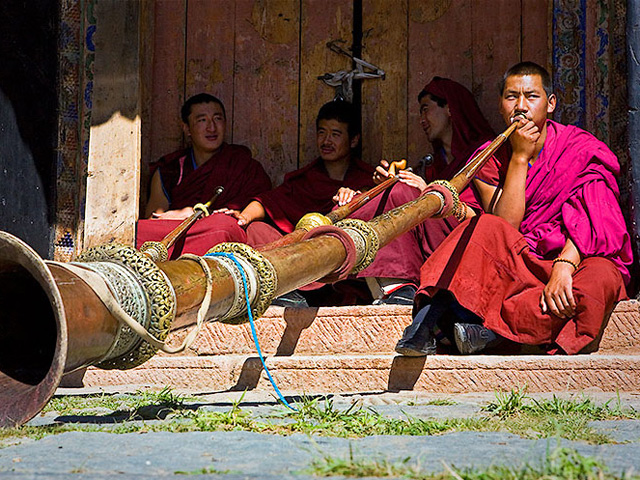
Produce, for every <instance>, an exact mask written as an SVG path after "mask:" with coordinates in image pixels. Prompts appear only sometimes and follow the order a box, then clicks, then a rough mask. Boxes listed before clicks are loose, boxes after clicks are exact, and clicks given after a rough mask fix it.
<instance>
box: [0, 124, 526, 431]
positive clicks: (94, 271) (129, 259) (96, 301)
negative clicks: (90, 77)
mask: <svg viewBox="0 0 640 480" xmlns="http://www.w3.org/2000/svg"><path fill="white" fill-rule="evenodd" d="M513 128H515V127H513ZM513 128H511V127H510V128H509V129H507V131H506V132H505V133H504V134H502V135H501V137H500V138H499V139H496V141H495V142H493V143H492V144H491V145H490V146H489V147H488V149H487V150H486V151H484V152H482V153H481V154H480V155H478V156H477V157H475V158H474V159H473V160H472V161H471V162H470V163H469V164H468V165H467V166H466V167H465V168H464V169H463V170H462V171H461V172H460V173H459V174H458V175H456V176H455V178H454V179H453V180H452V181H451V183H448V182H444V181H442V182H437V183H435V184H431V186H430V187H429V189H428V191H426V192H425V193H424V194H423V195H422V196H421V197H420V198H418V199H416V200H414V201H412V202H409V203H407V204H405V205H403V206H401V207H398V208H396V209H394V210H391V211H389V212H387V213H385V214H384V215H381V216H379V217H376V218H375V219H373V220H372V221H371V222H364V221H361V220H354V219H347V220H344V221H342V222H338V223H337V224H336V225H335V226H325V227H320V228H317V229H315V230H312V231H311V232H309V236H310V237H312V238H310V239H308V240H306V241H302V242H299V243H295V244H292V245H287V246H284V247H280V248H276V249H273V250H269V251H265V252H262V253H260V252H257V251H256V250H253V249H252V248H250V247H248V246H247V245H244V244H235V243H227V244H220V245H217V246H215V247H214V248H213V249H212V252H213V254H214V255H219V256H214V257H208V256H206V257H196V256H186V257H182V258H181V259H178V260H173V261H168V262H161V263H158V264H156V263H154V262H153V261H151V260H150V259H149V258H148V257H147V256H146V255H144V254H142V253H140V252H138V251H136V250H135V249H133V248H131V247H127V246H122V245H117V244H107V245H102V246H99V247H96V248H93V249H89V250H87V251H85V252H84V253H83V254H82V255H81V256H80V257H79V258H78V261H77V262H70V263H58V262H50V261H43V260H42V259H41V258H40V257H39V256H38V255H37V254H36V253H35V252H34V251H33V250H32V249H31V248H30V247H29V246H28V245H26V244H25V243H24V242H22V241H21V240H19V239H17V238H16V237H13V236H12V235H9V234H8V233H4V232H0V426H2V427H10V426H15V425H20V424H22V423H24V422H26V421H27V420H29V419H30V418H32V417H33V416H34V415H36V414H37V413H38V412H39V411H40V410H41V409H42V408H43V407H44V406H45V405H46V403H47V402H48V401H49V399H50V398H51V396H52V395H53V393H54V392H55V390H56V388H57V386H58V385H59V383H60V380H61V378H62V375H63V374H65V373H70V372H72V371H74V370H76V369H79V368H82V367H86V366H91V365H95V366H97V367H100V368H116V369H127V368H132V367H135V366H137V365H140V364H142V363H144V362H145V361H146V360H148V359H149V358H151V357H152V356H153V355H155V353H156V351H157V349H158V348H162V342H163V341H164V340H165V338H166V337H167V335H168V333H169V331H170V330H172V329H175V328H178V327H183V326H185V325H189V324H193V323H194V316H196V314H197V323H196V325H197V326H198V325H200V324H201V323H200V322H201V321H202V320H203V319H204V320H216V321H222V322H227V323H242V322H244V321H246V318H247V306H246V305H245V303H244V298H245V283H244V282H243V281H242V279H241V277H242V275H243V274H245V275H246V277H247V278H248V282H247V283H246V290H247V292H246V293H247V295H248V298H249V302H250V304H251V308H252V310H253V311H254V316H255V317H256V318H257V317H259V316H260V315H262V314H263V313H264V311H265V310H266V308H267V307H268V306H269V304H270V303H271V300H272V299H273V298H274V297H276V296H279V295H282V294H284V293H287V292H290V291H292V290H295V289H296V288H299V287H302V286H304V285H307V284H309V283H311V282H314V281H317V280H321V279H324V280H328V276H330V275H331V276H332V277H333V278H343V277H344V276H346V275H347V274H348V273H350V272H354V271H359V270H361V269H363V268H366V267H367V266H368V265H369V263H370V262H372V261H373V259H374V258H375V255H376V252H377V250H378V248H380V247H382V246H384V245H386V244H387V243H389V242H390V241H391V240H392V239H393V238H395V237H396V236H398V235H400V234H401V233H403V232H405V231H407V230H409V229H410V228H412V227H414V226H415V225H417V224H419V223H420V222H422V221H424V220H425V219H427V218H429V217H431V216H433V215H436V214H437V215H440V216H447V215H449V214H451V213H452V212H453V211H454V210H455V209H456V208H459V207H458V206H459V203H460V202H459V200H458V197H457V191H460V190H462V189H463V188H464V187H465V186H466V185H467V184H468V183H469V181H470V179H471V178H472V177H473V175H474V174H475V172H477V170H478V169H479V168H480V167H481V166H482V164H483V163H484V162H485V161H486V159H487V158H489V156H490V155H491V154H492V153H493V151H495V150H496V149H497V148H498V146H499V145H500V144H501V143H502V142H503V141H504V140H505V139H506V137H507V136H508V135H509V134H510V133H511V132H512V131H513ZM314 232H316V233H319V235H317V236H315V235H316V233H314ZM231 255H233V257H231ZM236 262H237V263H236ZM129 321H133V322H134V323H135V325H133V326H129V325H128V324H127V322H129ZM141 329H144V330H145V332H143V333H144V336H145V338H146V340H144V341H143V340H142V337H141V336H139V335H138V334H136V333H134V331H138V330H141ZM194 332H196V333H197V330H194ZM163 349H164V348H163Z"/></svg>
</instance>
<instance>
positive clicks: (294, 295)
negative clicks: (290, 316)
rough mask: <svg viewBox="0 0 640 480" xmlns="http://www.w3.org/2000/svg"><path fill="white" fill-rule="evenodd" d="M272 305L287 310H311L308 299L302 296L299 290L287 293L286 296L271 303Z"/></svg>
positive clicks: (281, 296)
mask: <svg viewBox="0 0 640 480" xmlns="http://www.w3.org/2000/svg"><path fill="white" fill-rule="evenodd" d="M271 305H276V306H278V307H286V308H309V304H308V303H307V299H306V298H304V297H303V296H302V295H300V293H298V291H297V290H294V291H292V292H289V293H285V294H284V295H280V296H279V297H277V298H274V299H273V301H272V302H271Z"/></svg>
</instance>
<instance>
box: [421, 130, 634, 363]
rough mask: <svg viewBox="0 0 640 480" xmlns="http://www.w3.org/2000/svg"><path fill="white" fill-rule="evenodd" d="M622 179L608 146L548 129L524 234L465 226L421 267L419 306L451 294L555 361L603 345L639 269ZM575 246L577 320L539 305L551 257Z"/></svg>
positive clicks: (530, 182)
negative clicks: (623, 207) (608, 323)
mask: <svg viewBox="0 0 640 480" xmlns="http://www.w3.org/2000/svg"><path fill="white" fill-rule="evenodd" d="M618 173H619V165H618V161H617V159H616V157H615V155H614V154H613V153H612V152H611V151H610V150H609V149H608V148H607V147H606V145H604V144H603V143H602V142H600V141H598V140H597V139H595V138H594V137H593V136H592V135H590V134H589V133H587V132H585V131H583V130H580V129H578V128H576V127H567V126H564V125H560V124H558V123H555V122H552V121H550V120H549V121H547V137H546V139H545V144H544V148H543V150H542V151H541V152H540V155H539V156H538V159H537V160H536V161H535V163H534V164H533V166H532V167H531V168H530V169H529V171H528V174H527V180H526V190H525V199H526V204H525V214H524V218H523V220H522V222H521V224H520V230H519V231H518V230H516V229H515V228H513V227H512V226H511V225H510V224H509V223H507V222H506V221H505V220H503V219H502V218H499V217H496V216H493V215H483V216H482V217H480V218H473V219H471V221H467V222H465V223H463V224H462V225H460V226H459V227H458V228H457V229H456V230H454V232H453V233H452V234H451V235H450V236H449V237H448V238H447V239H446V240H445V241H444V242H443V243H442V245H441V246H440V247H439V248H438V249H437V250H436V251H435V252H434V253H433V255H432V256H431V257H429V259H428V260H427V261H426V263H425V264H424V266H423V267H422V271H421V287H420V290H419V292H418V295H416V305H417V306H418V307H420V305H421V304H422V303H423V301H424V297H423V295H430V296H432V295H434V294H435V292H436V291H438V290H440V289H443V290H448V291H450V292H451V293H453V295H454V296H455V298H456V300H457V301H458V302H459V303H460V304H461V305H462V306H463V307H464V308H466V309H467V310H469V311H471V312H473V313H474V314H476V315H477V316H479V317H480V318H481V319H482V320H483V322H484V325H485V326H486V327H487V328H489V329H490V330H492V331H494V332H496V333H498V334H499V335H501V336H503V337H505V338H507V339H509V340H512V341H515V342H517V343H522V344H528V345H542V346H544V347H545V348H546V349H547V350H548V351H549V352H550V353H558V352H564V353H567V354H575V353H579V352H581V351H584V350H585V349H586V350H591V349H593V348H594V347H597V338H598V336H599V334H600V332H601V329H602V325H603V321H604V319H605V318H606V317H607V315H609V313H611V311H612V310H613V307H614V304H615V302H617V301H619V300H622V299H624V298H625V297H626V290H625V283H626V282H628V281H629V272H628V266H629V265H630V264H631V263H632V261H633V258H632V250H631V243H630V238H629V234H628V233H627V231H626V226H625V222H624V218H623V217H622V213H621V211H620V207H619V205H618V186H617V183H616V177H617V175H618ZM567 238H571V239H572V241H573V242H574V244H575V245H576V247H577V248H578V250H579V251H580V253H581V254H582V256H583V258H584V260H583V261H582V262H581V263H580V265H579V267H578V269H577V270H576V271H575V272H574V274H573V294H574V298H575V300H576V303H577V308H576V313H575V315H574V316H573V317H572V318H570V319H565V318H560V317H556V316H555V315H553V314H551V313H542V311H541V308H540V306H539V303H540V297H541V294H542V291H543V289H544V287H545V285H546V284H547V283H548V281H549V278H550V274H551V268H552V259H554V258H555V257H557V256H558V255H559V254H560V252H561V250H562V248H563V247H564V245H565V243H566V240H567Z"/></svg>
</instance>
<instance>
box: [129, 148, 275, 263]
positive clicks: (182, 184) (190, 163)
mask: <svg viewBox="0 0 640 480" xmlns="http://www.w3.org/2000/svg"><path fill="white" fill-rule="evenodd" d="M152 168H157V169H159V171H160V178H161V180H162V187H163V190H164V192H165V195H166V196H167V199H168V200H169V208H170V209H171V210H176V209H181V208H184V207H187V206H194V205H195V204H196V203H206V202H208V201H209V200H210V199H211V197H212V196H213V195H214V193H215V189H216V187H218V186H219V185H221V186H223V187H224V191H223V192H222V193H221V194H220V195H219V196H218V198H217V199H216V201H215V202H214V203H213V205H212V206H211V208H210V210H215V209H218V208H223V207H226V208H231V209H234V210H242V209H244V207H246V206H247V205H248V204H249V201H250V200H251V198H252V197H253V196H255V195H258V194H260V193H262V192H265V191H267V190H269V189H270V188H271V180H270V179H269V176H268V175H267V173H266V172H265V170H264V168H263V167H262V165H261V164H260V163H259V162H258V161H257V160H254V159H253V158H252V157H251V152H250V151H249V149H248V148H246V147H244V146H242V145H230V144H227V143H223V144H222V148H221V149H220V150H219V151H218V152H217V153H215V154H214V155H213V156H212V157H211V158H210V159H209V160H207V161H206V162H205V163H204V164H202V165H200V167H197V166H196V165H195V161H194V159H193V155H192V151H191V149H187V150H180V151H178V152H174V153H172V154H170V155H167V156H165V157H163V158H162V159H160V161H158V162H157V163H156V164H154V165H152ZM181 222H182V220H163V219H148V220H140V221H139V222H138V232H137V236H136V247H137V248H140V246H141V245H142V244H143V243H144V242H146V241H150V240H155V241H160V240H162V239H163V238H164V237H165V236H166V235H168V234H169V233H170V232H171V231H172V230H174V229H175V228H176V227H177V226H178V225H180V223H181ZM222 242H246V233H245V231H244V230H243V229H242V228H241V227H240V226H238V224H237V220H235V219H234V218H232V217H229V216H227V215H221V214H212V215H210V216H209V217H206V218H201V219H200V220H198V221H197V222H196V223H195V224H194V225H193V226H191V228H190V229H189V230H188V231H187V233H186V234H185V235H184V236H183V237H182V239H180V240H178V241H177V242H176V244H175V245H174V246H173V247H172V248H171V249H170V250H169V254H170V258H177V257H178V256H179V255H180V254H182V253H193V254H196V255H204V254H205V253H206V252H207V251H208V250H209V249H210V248H211V247H213V246H214V245H217V244H218V243H222Z"/></svg>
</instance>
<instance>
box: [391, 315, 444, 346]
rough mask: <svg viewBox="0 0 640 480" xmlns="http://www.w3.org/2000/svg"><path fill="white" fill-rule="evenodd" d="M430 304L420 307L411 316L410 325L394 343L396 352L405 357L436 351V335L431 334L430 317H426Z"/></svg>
mask: <svg viewBox="0 0 640 480" xmlns="http://www.w3.org/2000/svg"><path fill="white" fill-rule="evenodd" d="M430 308H431V307H430V306H427V307H424V308H422V309H421V310H420V311H419V312H418V313H417V315H416V316H415V317H414V318H413V321H412V322H411V325H409V326H407V328H405V329H404V331H403V332H402V338H401V339H400V340H399V341H398V343H397V344H396V348H395V350H396V352H398V353H399V354H400V355H404V356H406V357H424V356H425V355H434V354H435V353H436V337H435V335H434V334H433V326H432V325H431V323H430V322H431V321H432V319H431V318H427V315H428V312H429V310H430Z"/></svg>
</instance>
